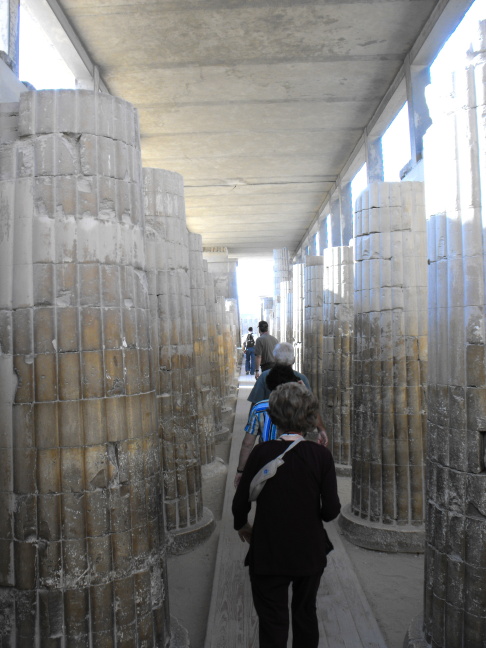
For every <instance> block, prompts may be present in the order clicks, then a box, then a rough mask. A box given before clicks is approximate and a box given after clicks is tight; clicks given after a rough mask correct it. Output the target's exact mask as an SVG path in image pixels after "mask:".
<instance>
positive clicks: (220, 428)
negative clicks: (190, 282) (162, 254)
mask: <svg viewBox="0 0 486 648" xmlns="http://www.w3.org/2000/svg"><path fill="white" fill-rule="evenodd" d="M203 267H204V284H205V303H206V308H207V316H208V340H209V369H210V374H211V389H212V393H213V408H214V409H213V413H214V425H215V430H214V441H215V443H216V444H218V443H221V442H223V441H225V440H226V439H227V438H228V436H229V433H230V431H229V429H228V427H226V426H224V425H223V418H222V416H223V404H224V397H225V393H224V375H223V374H222V373H221V364H220V352H221V348H220V343H221V340H220V338H219V333H218V305H217V303H216V296H215V279H214V274H212V273H210V272H209V270H208V263H207V261H205V260H204V261H203Z"/></svg>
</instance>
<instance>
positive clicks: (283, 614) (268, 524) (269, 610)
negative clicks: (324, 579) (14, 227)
mask: <svg viewBox="0 0 486 648" xmlns="http://www.w3.org/2000/svg"><path fill="white" fill-rule="evenodd" d="M269 400H270V403H269V413H270V416H271V418H272V421H273V422H274V423H275V424H276V425H277V428H278V433H279V438H278V440H275V441H269V442H268V443H262V444H260V445H258V446H256V447H255V448H254V449H253V451H252V453H251V455H250V457H249V459H248V461H247V464H246V466H245V470H244V471H243V476H242V478H241V481H240V483H239V485H238V488H237V490H236V493H235V496H234V499H233V506H232V511H233V517H234V528H235V530H236V531H238V535H239V536H240V538H241V540H242V541H243V542H245V541H246V542H249V544H250V548H249V551H248V554H247V556H246V558H245V565H246V566H248V567H249V573H250V581H251V588H252V595H253V602H254V605H255V609H256V612H257V615H258V620H259V640H260V643H259V645H260V648H286V646H287V639H288V632H289V610H288V591H289V585H290V584H292V603H291V611H292V634H293V641H292V647H293V648H317V647H318V644H319V628H318V620H317V611H316V597H317V591H318V589H319V583H320V580H321V576H322V573H323V571H324V568H325V566H326V564H327V558H326V556H327V552H328V550H329V546H328V544H327V541H326V538H327V534H326V532H325V530H324V527H323V524H322V522H323V521H324V522H328V521H330V520H333V519H334V518H335V517H337V515H338V514H339V511H340V509H341V504H340V502H339V497H338V493H337V483H336V472H335V468H334V461H333V458H332V455H331V453H330V452H329V450H328V449H327V448H325V447H324V446H320V445H317V444H315V443H309V442H302V443H298V444H294V446H295V447H292V448H290V446H291V445H292V444H293V443H294V442H295V441H301V440H302V439H301V437H305V435H306V434H307V432H308V431H310V430H312V429H313V428H315V426H316V422H317V412H318V403H317V399H316V397H315V396H314V395H313V394H312V393H311V392H309V391H308V390H307V389H306V388H305V387H304V385H302V384H300V383H286V384H283V385H280V386H279V387H277V388H276V389H275V390H274V391H273V392H272V393H271V394H270V399H269ZM289 448H290V450H289V452H287V453H286V454H285V458H284V460H283V464H282V465H280V466H279V467H278V469H277V471H276V472H275V474H274V475H273V477H271V478H270V479H267V480H266V482H265V485H264V487H263V489H262V490H261V492H260V494H259V495H258V499H257V505H256V513H255V521H254V525H253V527H251V525H250V524H249V523H248V513H249V511H250V509H251V501H250V499H249V498H250V492H251V485H252V481H253V478H254V477H255V476H256V475H257V473H259V471H261V469H262V468H264V466H265V465H266V464H267V463H268V462H269V461H271V460H273V459H276V458H277V457H278V456H279V455H281V454H282V453H283V451H284V450H287V449H289Z"/></svg>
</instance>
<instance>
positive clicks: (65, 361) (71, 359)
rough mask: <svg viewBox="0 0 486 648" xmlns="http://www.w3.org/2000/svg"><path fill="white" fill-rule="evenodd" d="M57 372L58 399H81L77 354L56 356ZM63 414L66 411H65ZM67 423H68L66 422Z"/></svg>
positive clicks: (79, 369)
mask: <svg viewBox="0 0 486 648" xmlns="http://www.w3.org/2000/svg"><path fill="white" fill-rule="evenodd" d="M57 360H58V372H59V399H60V400H61V401H62V400H64V401H66V400H73V401H74V400H79V399H80V398H81V367H80V357H79V353H60V354H58V356H57ZM64 411H65V412H67V411H68V410H67V409H65V410H64ZM66 422H68V421H66Z"/></svg>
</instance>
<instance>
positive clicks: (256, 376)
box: [255, 369, 260, 380]
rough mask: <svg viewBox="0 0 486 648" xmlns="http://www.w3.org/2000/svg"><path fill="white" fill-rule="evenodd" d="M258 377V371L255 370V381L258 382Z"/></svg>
mask: <svg viewBox="0 0 486 648" xmlns="http://www.w3.org/2000/svg"><path fill="white" fill-rule="evenodd" d="M259 377H260V369H255V380H258V378H259Z"/></svg>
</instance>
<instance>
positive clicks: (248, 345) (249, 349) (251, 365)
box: [243, 326, 255, 376]
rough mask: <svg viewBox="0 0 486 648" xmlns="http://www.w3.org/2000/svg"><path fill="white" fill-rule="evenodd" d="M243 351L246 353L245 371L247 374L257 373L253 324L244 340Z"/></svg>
mask: <svg viewBox="0 0 486 648" xmlns="http://www.w3.org/2000/svg"><path fill="white" fill-rule="evenodd" d="M243 353H244V354H245V371H246V375H247V376H248V374H250V375H251V376H254V375H255V337H254V336H253V326H249V327H248V334H247V336H246V337H245V339H244V340H243Z"/></svg>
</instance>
